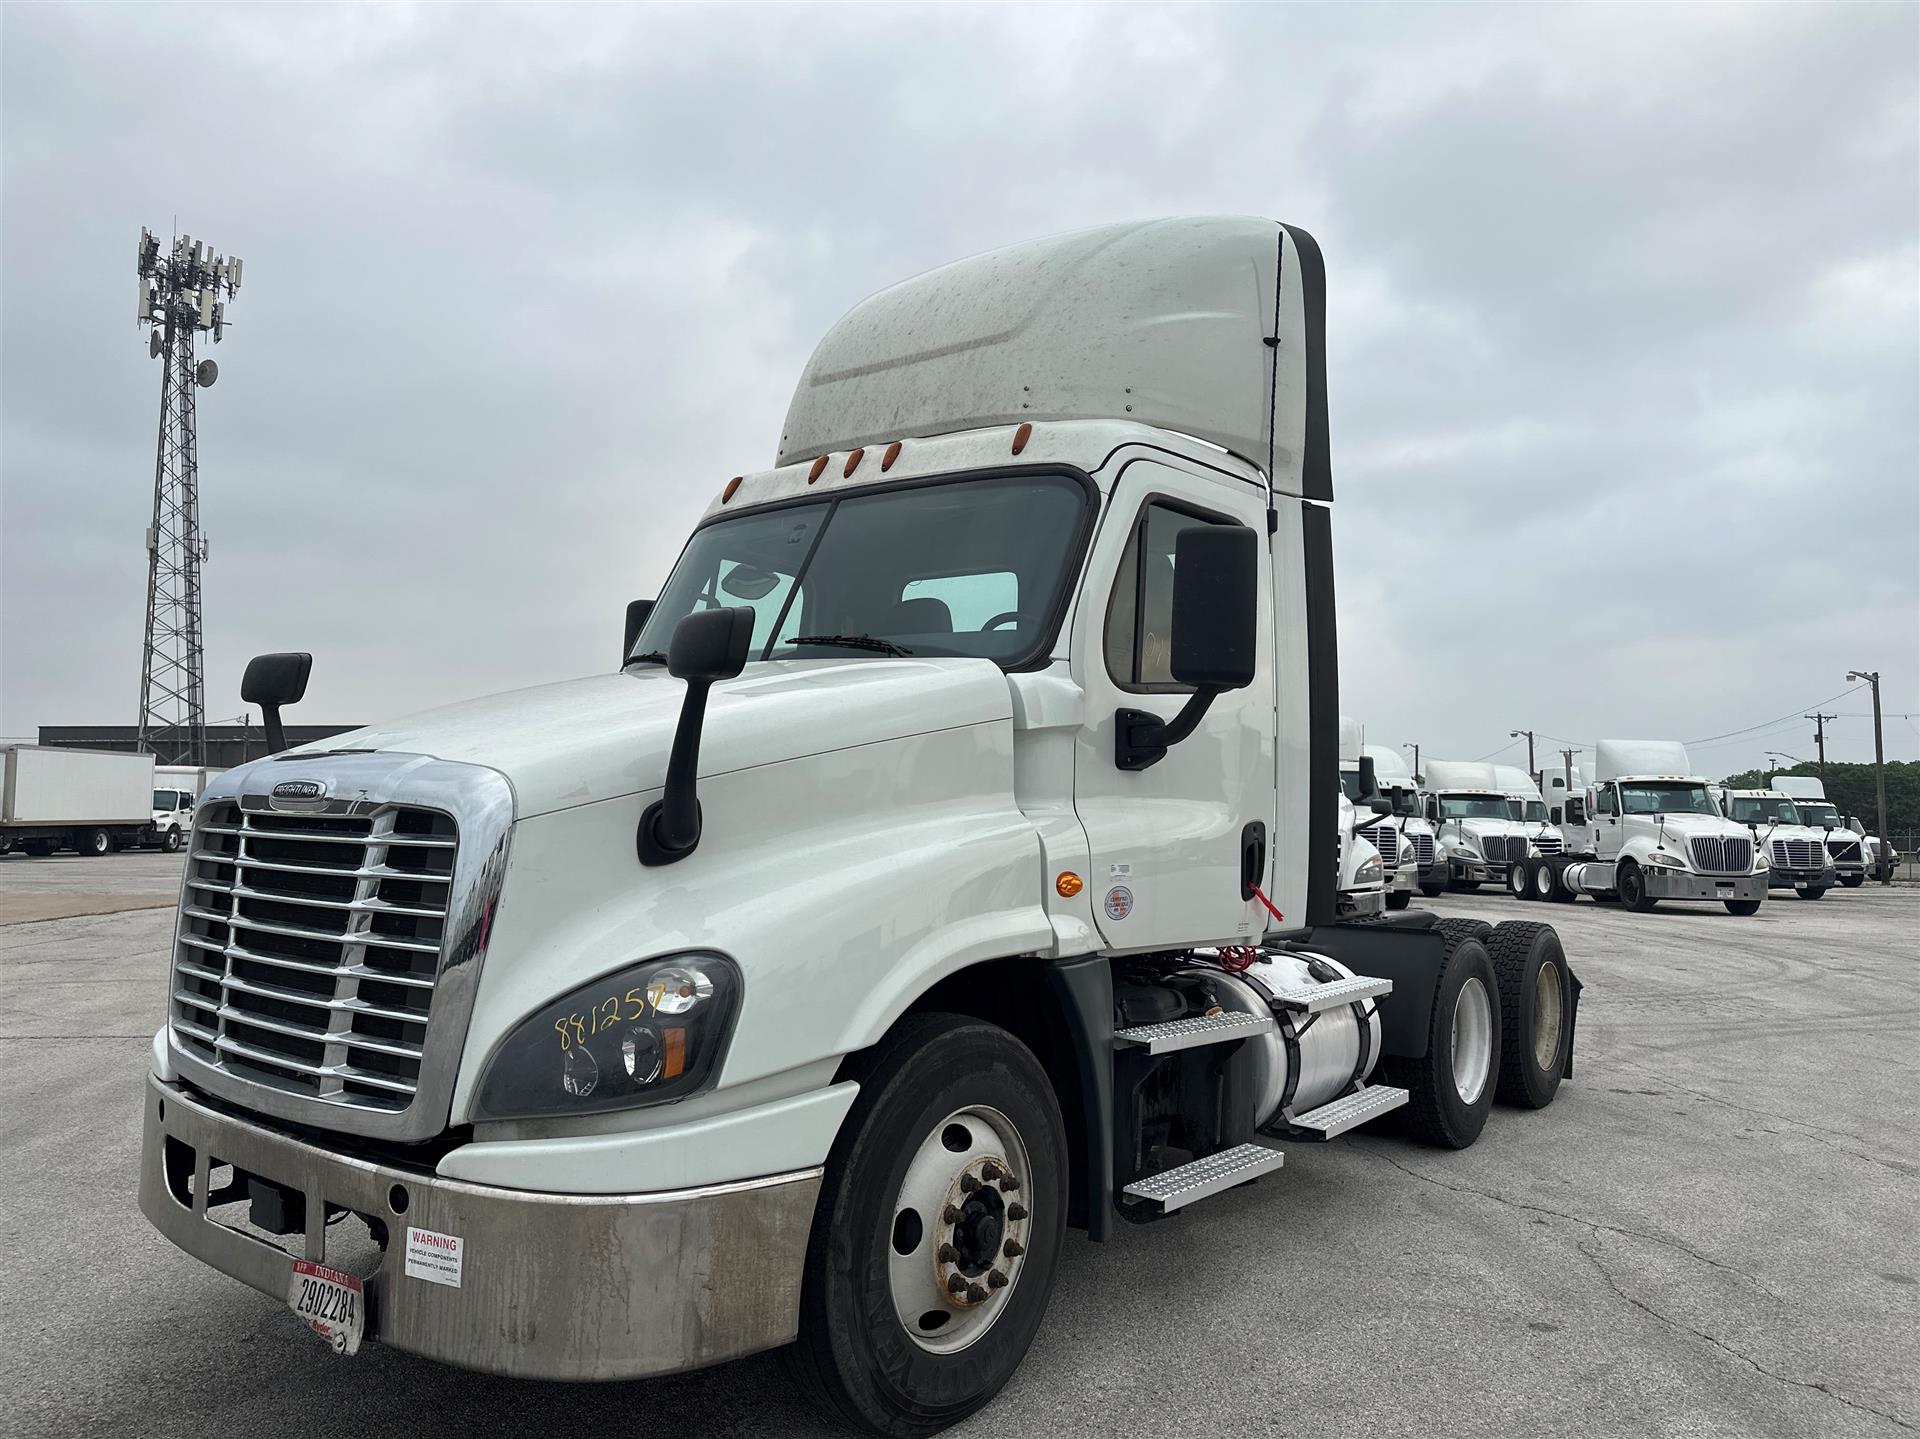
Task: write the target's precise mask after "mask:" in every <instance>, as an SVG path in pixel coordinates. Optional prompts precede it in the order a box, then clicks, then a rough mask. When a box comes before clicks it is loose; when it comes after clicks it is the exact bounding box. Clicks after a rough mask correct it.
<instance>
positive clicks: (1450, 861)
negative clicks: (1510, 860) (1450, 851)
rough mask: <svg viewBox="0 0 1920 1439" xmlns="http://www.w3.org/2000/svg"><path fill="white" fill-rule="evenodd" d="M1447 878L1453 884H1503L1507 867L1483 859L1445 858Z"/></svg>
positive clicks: (1505, 879)
mask: <svg viewBox="0 0 1920 1439" xmlns="http://www.w3.org/2000/svg"><path fill="white" fill-rule="evenodd" d="M1447 877H1448V878H1449V879H1451V880H1452V881H1453V882H1454V883H1455V884H1505V883H1506V881H1507V866H1506V865H1505V864H1504V863H1493V862H1491V861H1488V860H1484V859H1475V860H1465V859H1455V858H1453V857H1452V856H1451V855H1449V856H1448V858H1447Z"/></svg>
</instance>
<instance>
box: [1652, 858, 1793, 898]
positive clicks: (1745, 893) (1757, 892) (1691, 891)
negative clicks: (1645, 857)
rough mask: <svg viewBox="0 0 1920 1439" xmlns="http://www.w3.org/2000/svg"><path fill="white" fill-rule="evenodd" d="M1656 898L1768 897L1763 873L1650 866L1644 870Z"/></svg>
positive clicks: (1765, 878)
mask: <svg viewBox="0 0 1920 1439" xmlns="http://www.w3.org/2000/svg"><path fill="white" fill-rule="evenodd" d="M1640 872H1641V873H1642V874H1644V875H1645V876H1646V879H1647V893H1648V894H1649V895H1651V896H1652V897H1653V898H1655V899H1765V898H1766V897H1767V877H1766V875H1764V874H1732V875H1729V874H1695V873H1693V871H1691V870H1685V869H1665V868H1662V867H1661V866H1659V865H1651V864H1650V865H1647V866H1645V867H1644V868H1643V869H1642V870H1641V871H1640Z"/></svg>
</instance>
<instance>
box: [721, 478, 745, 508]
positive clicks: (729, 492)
mask: <svg viewBox="0 0 1920 1439" xmlns="http://www.w3.org/2000/svg"><path fill="white" fill-rule="evenodd" d="M745 478H746V476H745V475H735V476H734V477H733V478H732V479H730V480H728V481H727V487H726V488H725V489H724V490H722V491H721V492H720V503H721V504H723V505H724V504H725V503H726V502H727V501H728V500H730V499H732V498H733V492H734V491H735V490H737V489H739V488H740V482H741V481H742V480H744V479H745Z"/></svg>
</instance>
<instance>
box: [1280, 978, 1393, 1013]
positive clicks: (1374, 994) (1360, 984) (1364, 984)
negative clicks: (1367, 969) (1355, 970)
mask: <svg viewBox="0 0 1920 1439" xmlns="http://www.w3.org/2000/svg"><path fill="white" fill-rule="evenodd" d="M1391 993H1393V981H1392V980H1390V979H1368V978H1367V977H1366V976H1365V975H1359V976H1356V977H1355V978H1353V979H1336V980H1335V981H1334V982H1333V983H1332V984H1303V985H1301V986H1300V987H1299V988H1298V989H1276V990H1275V991H1274V992H1273V1002H1274V1003H1275V1004H1277V1005H1279V1006H1280V1007H1281V1008H1282V1009H1291V1010H1294V1011H1296V1012H1297V1013H1300V1014H1318V1013H1319V1012H1320V1011H1321V1010H1323V1009H1338V1008H1340V1006H1341V1005H1343V1004H1358V1003H1359V1002H1360V1001H1361V1000H1363V999H1375V998H1378V997H1379V996H1380V995H1383V994H1391Z"/></svg>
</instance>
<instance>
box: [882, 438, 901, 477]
mask: <svg viewBox="0 0 1920 1439" xmlns="http://www.w3.org/2000/svg"><path fill="white" fill-rule="evenodd" d="M899 458H900V442H899V441H898V440H895V441H894V442H893V443H892V444H890V445H888V446H887V452H886V453H885V454H884V455H882V456H881V457H880V473H881V474H883V475H884V474H885V473H886V472H887V471H888V470H890V469H892V468H893V462H894V461H895V460H897V459H899Z"/></svg>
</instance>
